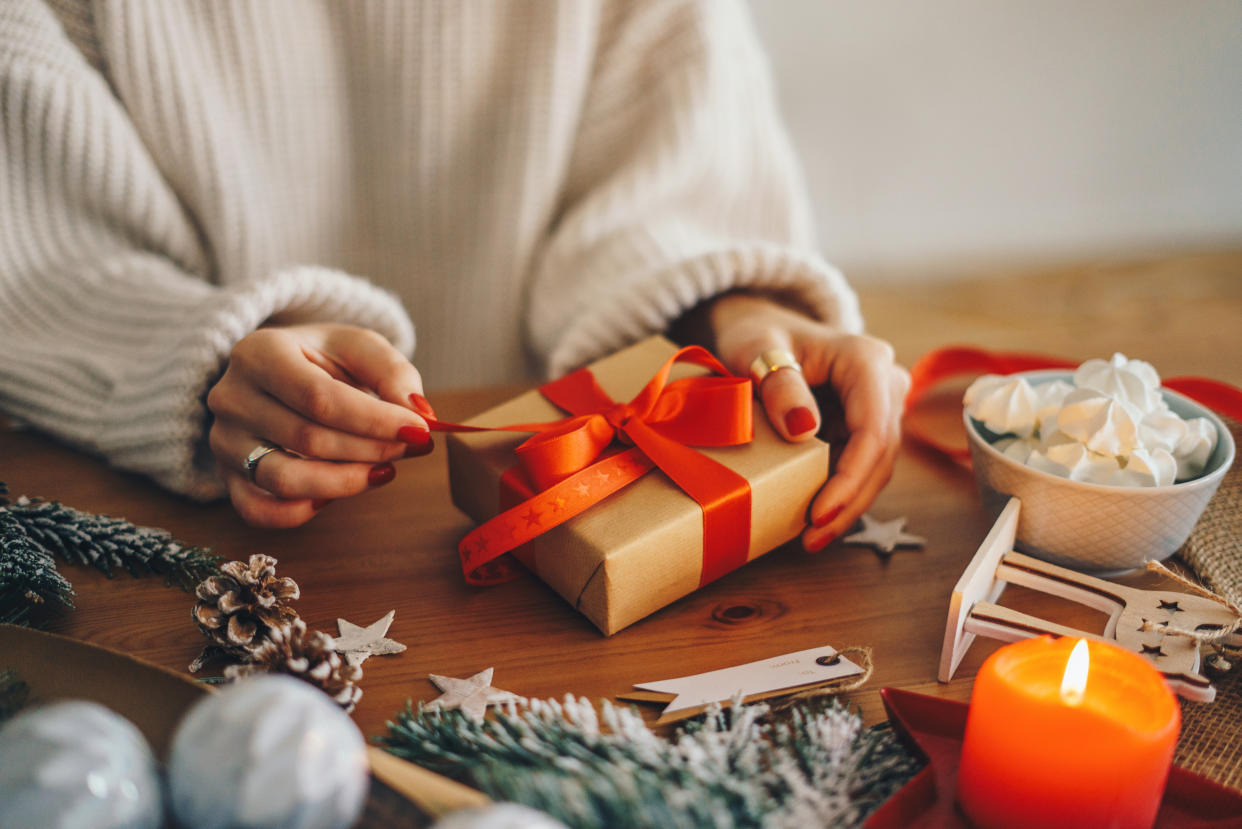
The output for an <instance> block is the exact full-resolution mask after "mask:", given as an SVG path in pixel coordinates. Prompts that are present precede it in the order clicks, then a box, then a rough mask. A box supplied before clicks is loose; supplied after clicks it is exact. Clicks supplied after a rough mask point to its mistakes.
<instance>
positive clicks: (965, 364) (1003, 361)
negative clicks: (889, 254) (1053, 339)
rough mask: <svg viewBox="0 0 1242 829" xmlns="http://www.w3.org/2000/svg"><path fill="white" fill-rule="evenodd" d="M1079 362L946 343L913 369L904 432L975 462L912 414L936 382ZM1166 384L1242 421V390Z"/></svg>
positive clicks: (1180, 380) (1173, 380)
mask: <svg viewBox="0 0 1242 829" xmlns="http://www.w3.org/2000/svg"><path fill="white" fill-rule="evenodd" d="M1077 365H1078V363H1075V362H1071V361H1069V360H1066V359H1064V358H1062V357H1050V356H1047V355H1043V354H1028V353H1024V352H1019V351H986V350H984V349H982V348H973V347H970V346H947V347H945V348H937V349H933V350H932V351H929V352H927V353H926V354H924V355H923V356H922V357H920V358H919V359H918V361H917V362H915V364H914V365H913V366H911V368H910V392H909V394H907V395H906V421H905V433H906V434H907V435H909V436H910V437H912V438H914V439H915V440H917V441H919V442H921V443H924V444H926V445H927V446H930V447H932V448H933V449H936V450H938V451H940V452H943V453H944V454H946V455H948V456H949V457H950V458H952V459H953V460H955V461H957V462H958V463H961V464H964V465H967V466H969V465H970V450H969V449H967V448H966V447H965V445H954V444H951V443H948V442H947V441H944V440H942V439H941V438H940V437H939V436H938V435H937V434H936V432H935V430H934V429H931V428H929V427H928V426H927V425H926V424H925V423H922V422H920V421H919V420H918V419H917V418H915V417H911V416H910V414H911V412H912V411H913V410H914V409H915V408H916V407H917V405H918V403H919V402H920V401H921V400H923V398H925V397H926V396H927V394H928V392H930V391H931V389H932V388H933V387H935V385H936V384H937V383H940V382H942V381H944V380H948V379H950V378H952V377H960V376H966V375H979V374H1013V373H1015V372H1019V371H1035V370H1038V369H1053V368H1061V369H1073V368H1075V367H1076V366H1077ZM1162 384H1163V385H1164V386H1165V387H1166V388H1170V389H1173V390H1174V391H1176V392H1180V393H1181V394H1184V395H1186V396H1187V397H1189V398H1191V399H1192V400H1197V401H1198V402H1200V403H1202V404H1203V405H1205V406H1207V407H1208V408H1209V409H1213V410H1215V411H1216V412H1218V413H1220V414H1225V415H1228V416H1229V417H1232V418H1234V419H1235V420H1242V389H1239V388H1237V387H1236V386H1231V385H1229V384H1228V383H1223V382H1221V381H1219V380H1209V379H1207V378H1205V377H1170V378H1167V379H1165V380H1163V381H1162Z"/></svg>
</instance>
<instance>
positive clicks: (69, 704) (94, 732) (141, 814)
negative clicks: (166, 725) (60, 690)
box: [0, 700, 163, 829]
mask: <svg viewBox="0 0 1242 829" xmlns="http://www.w3.org/2000/svg"><path fill="white" fill-rule="evenodd" d="M162 818H163V802H162V800H161V797H160V778H159V772H158V769H157V767H156V763H155V757H154V755H152V753H151V747H150V746H149V745H147V741H146V739H145V738H144V737H143V736H142V733H141V732H140V731H139V730H138V729H137V728H136V727H135V726H134V724H133V723H131V722H130V721H129V720H127V719H125V718H124V717H122V716H121V715H120V714H117V713H116V712H114V711H112V710H110V709H108V708H105V707H104V706H102V705H99V704H98V703H94V702H84V701H78V700H74V701H66V702H57V703H53V704H51V705H45V706H42V707H39V708H34V709H31V710H29V711H23V712H22V713H20V714H18V715H17V716H15V717H14V718H13V719H11V720H9V722H8V723H6V724H5V725H4V727H3V728H0V826H3V827H5V829H24V828H25V827H30V829H36V827H37V829H62V827H63V829H71V828H72V829H77V828H78V827H83V826H90V827H93V829H120V827H127V829H129V827H133V829H147V828H148V827H150V828H151V829H155V828H156V827H158V826H160V824H161V820H162Z"/></svg>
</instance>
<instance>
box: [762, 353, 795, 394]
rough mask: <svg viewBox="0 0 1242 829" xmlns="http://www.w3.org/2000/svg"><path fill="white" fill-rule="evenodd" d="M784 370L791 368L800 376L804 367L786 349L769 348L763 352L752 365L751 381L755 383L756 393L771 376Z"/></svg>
mask: <svg viewBox="0 0 1242 829" xmlns="http://www.w3.org/2000/svg"><path fill="white" fill-rule="evenodd" d="M783 368H791V369H793V370H794V371H796V372H798V373H799V374H801V373H802V366H801V365H799V363H798V361H797V360H796V359H794V355H792V354H790V353H789V352H788V351H786V350H785V349H783V348H769V349H768V350H767V351H764V352H761V353H760V354H759V356H758V357H756V358H755V359H754V361H753V362H752V363H751V364H750V379H751V380H753V381H754V383H755V389H756V391H757V390H758V389H759V384H760V383H762V382H763V381H764V380H765V379H767V376H768V375H769V374H771V373H772V372H774V371H780V370H781V369H783Z"/></svg>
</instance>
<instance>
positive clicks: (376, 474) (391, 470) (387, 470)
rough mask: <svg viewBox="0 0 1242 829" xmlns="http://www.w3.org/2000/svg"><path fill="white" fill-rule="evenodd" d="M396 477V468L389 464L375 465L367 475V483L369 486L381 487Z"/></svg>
mask: <svg viewBox="0 0 1242 829" xmlns="http://www.w3.org/2000/svg"><path fill="white" fill-rule="evenodd" d="M395 477H397V467H395V466H393V465H392V464H390V463H377V464H376V465H375V466H373V467H371V471H370V472H368V473H367V483H368V484H370V485H371V486H383V485H384V484H386V483H388V482H389V481H391V480H392V479H393V478H395Z"/></svg>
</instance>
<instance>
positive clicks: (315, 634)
mask: <svg viewBox="0 0 1242 829" xmlns="http://www.w3.org/2000/svg"><path fill="white" fill-rule="evenodd" d="M335 645H336V642H334V641H333V639H332V637H331V636H329V635H328V634H326V633H324V632H322V631H318V630H316V631H311V632H310V633H307V631H306V623H305V622H303V621H302V620H301V619H294V620H293V621H292V622H290V623H289V624H288V625H285V626H284V627H279V628H273V629H272V630H271V631H270V632H269V633H268V637H267V639H265V640H264V641H263V643H262V644H261V645H259V647H258V648H257V649H255V650H254V652H253V653H252V654H251V656H250V661H249V662H248V663H246V664H242V665H230V666H228V667H227V668H225V669H224V675H225V676H226V677H228V678H229V679H240V678H241V677H244V676H250V675H252V674H259V673H280V674H289V675H290V676H295V677H297V678H298V679H301V680H305V681H306V682H309V683H310V684H311V685H314V686H315V687H316V688H319V689H320V690H321V691H323V692H324V693H326V694H327V695H328V696H330V697H332V699H333V700H334V701H335V702H336V703H337V704H338V705H340V706H341V707H342V708H344V709H345V711H346V713H348V712H350V711H352V710H354V705H355V704H356V703H357V702H358V700H359V699H360V698H361V697H362V689H361V688H359V687H358V686H357V685H355V684H354V683H355V682H357V681H358V680H360V679H362V668H360V667H358V666H357V665H350V664H349V663H348V662H346V661H345V660H343V659H341V655H340V654H339V653H337V652H336V651H335V650H333V648H334V647H335Z"/></svg>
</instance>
